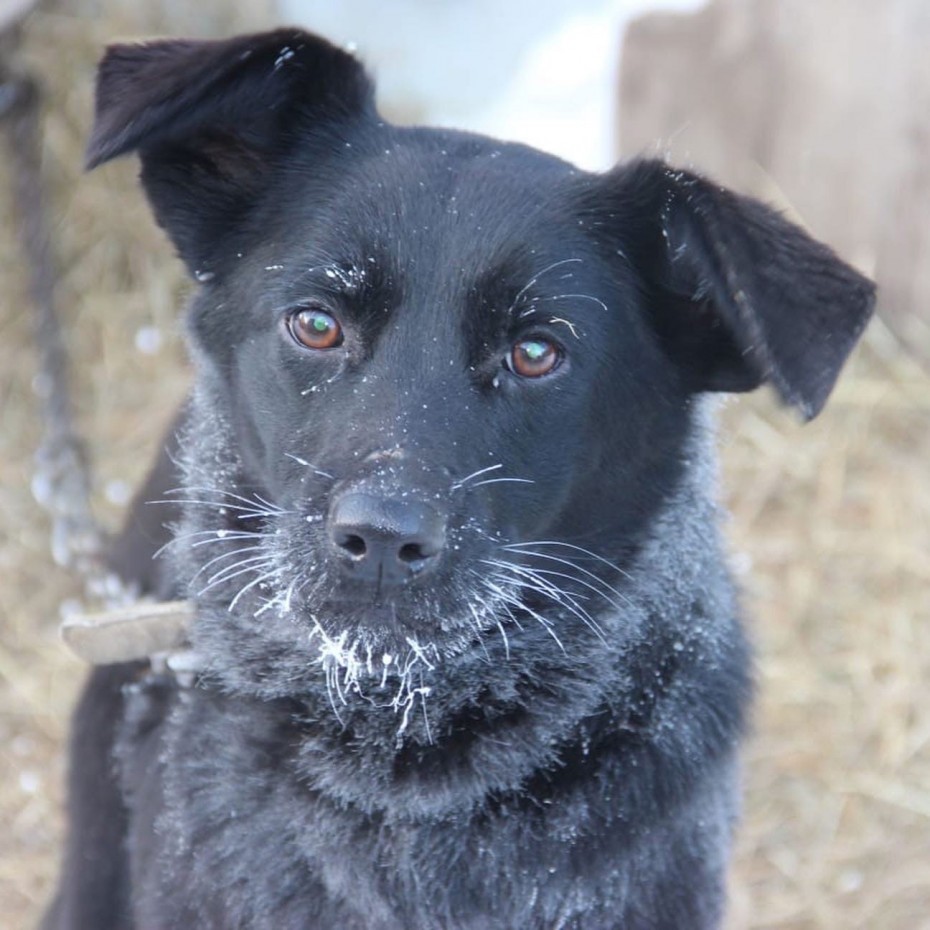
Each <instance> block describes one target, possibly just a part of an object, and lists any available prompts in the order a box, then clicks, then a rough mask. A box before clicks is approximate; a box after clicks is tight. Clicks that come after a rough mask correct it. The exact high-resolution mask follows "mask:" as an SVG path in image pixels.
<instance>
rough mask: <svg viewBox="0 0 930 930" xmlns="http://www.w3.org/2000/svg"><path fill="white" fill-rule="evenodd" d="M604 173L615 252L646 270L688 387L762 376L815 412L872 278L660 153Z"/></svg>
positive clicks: (866, 307) (751, 382)
mask: <svg viewBox="0 0 930 930" xmlns="http://www.w3.org/2000/svg"><path fill="white" fill-rule="evenodd" d="M601 184H603V185H605V186H606V189H605V188H604V187H602V188H601V197H602V198H605V199H604V200H602V202H601V206H600V208H599V209H600V210H601V211H603V210H604V204H605V203H606V204H608V205H609V206H608V208H609V214H610V217H611V219H610V222H609V223H607V224H603V225H605V226H606V227H607V228H609V229H611V230H612V233H611V235H612V236H613V237H614V238H615V239H619V240H620V241H616V242H615V243H613V244H614V246H615V248H614V252H616V251H617V250H619V251H621V252H622V253H623V254H624V255H626V256H627V257H628V258H629V259H630V261H631V262H632V263H633V265H634V267H635V269H636V270H637V271H639V273H640V274H641V275H642V276H643V278H644V285H645V289H646V293H647V296H648V301H649V308H650V314H651V318H652V323H653V325H654V327H655V329H656V331H657V333H658V334H659V337H660V339H661V341H662V344H663V346H664V347H665V349H666V351H667V352H668V353H669V354H670V355H671V356H672V357H673V358H674V359H675V361H676V362H677V363H678V364H679V365H680V366H681V368H682V370H683V371H684V372H685V375H686V377H687V378H688V379H689V381H690V383H691V386H692V388H693V389H694V390H696V391H747V390H751V389H752V388H755V387H757V386H759V385H760V384H762V383H763V382H770V383H771V384H772V385H774V387H775V388H776V390H777V391H778V393H779V395H780V396H781V397H782V399H783V400H784V401H785V402H786V403H789V404H792V405H794V406H795V407H797V408H798V409H799V410H800V411H801V413H802V414H803V415H804V417H805V418H807V419H811V418H812V417H814V416H816V415H817V413H819V412H820V410H821V408H822V407H823V405H824V403H825V402H826V399H827V396H828V395H829V393H830V391H831V390H832V388H833V384H834V382H835V381H836V378H837V376H838V375H839V371H840V369H841V367H842V365H843V362H844V361H845V360H846V357H847V355H848V354H849V352H850V350H851V349H852V347H853V345H854V344H855V343H856V340H857V339H858V338H859V336H860V335H861V333H862V330H863V329H864V327H865V324H866V323H867V322H868V320H869V317H870V315H871V313H872V308H873V304H874V299H875V288H874V285H873V284H872V282H871V281H869V280H868V279H867V278H865V277H863V276H862V275H860V274H859V273H858V272H857V271H855V270H854V269H852V268H851V267H849V265H847V264H845V263H844V262H842V261H841V260H840V259H839V258H837V256H836V255H835V254H834V253H833V252H832V251H831V250H830V249H829V248H828V247H827V246H825V245H823V244H821V243H819V242H816V241H815V240H814V239H812V238H811V237H810V236H808V235H807V233H805V232H804V231H803V230H801V229H800V228H798V227H797V226H795V225H793V224H792V223H789V222H788V221H787V220H785V219H784V218H783V217H782V216H780V215H779V214H778V213H776V212H775V211H774V210H772V209H770V208H769V207H766V206H765V205H764V204H762V203H759V202H758V201H756V200H752V199H751V198H748V197H742V196H740V195H738V194H735V193H733V192H732V191H729V190H726V189H725V188H722V187H719V186H717V185H714V184H712V183H710V182H709V181H707V180H705V179H703V178H701V177H698V176H697V175H694V174H690V173H688V172H686V171H678V170H674V169H671V168H669V167H668V166H667V165H666V164H664V163H663V162H660V161H640V162H635V163H633V164H631V165H628V166H625V167H620V168H617V169H615V170H614V171H613V172H610V173H608V174H607V175H604V176H603V177H602V179H601Z"/></svg>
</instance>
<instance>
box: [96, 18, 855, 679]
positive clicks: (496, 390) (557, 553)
mask: <svg viewBox="0 0 930 930" xmlns="http://www.w3.org/2000/svg"><path fill="white" fill-rule="evenodd" d="M180 74H183V75H184V78H183V80H181V79H180V78H179V76H178V75H180ZM131 148H137V149H139V150H140V152H141V154H142V159H143V180H144V182H145V184H146V187H147V190H148V193H149V196H150V198H151V200H152V203H153V206H154V208H155V211H156V214H157V216H158V218H159V220H160V221H161V222H162V224H163V225H164V226H165V227H166V229H167V230H168V232H169V234H170V235H171V236H172V238H173V239H174V241H175V243H176V244H177V246H178V249H179V252H180V254H181V256H182V258H183V259H184V260H185V262H186V263H187V264H188V266H189V267H190V269H191V271H192V272H193V273H194V274H195V276H196V277H197V278H198V279H199V280H201V281H202V283H203V285H204V286H203V289H202V292H201V294H200V295H199V296H198V298H197V299H196V301H195V302H194V305H193V307H192V311H191V320H190V331H191V333H192V337H193V342H194V345H195V351H196V354H197V356H198V358H199V363H200V395H201V397H202V398H208V399H209V404H206V403H205V404H202V405H201V406H202V407H209V408H210V409H211V410H212V411H213V417H212V420H211V421H210V422H206V421H202V422H198V424H197V429H200V430H204V431H205V432H206V433H209V434H210V435H211V437H212V438H211V439H210V442H206V443H205V440H203V437H199V436H196V435H193V436H191V437H190V439H189V442H190V443H191V444H192V445H193V446H194V447H195V449H196V452H195V454H194V455H193V457H192V458H193V459H194V460H195V461H194V463H193V464H192V465H191V466H190V477H191V482H190V483H191V485H192V487H191V488H189V489H188V491H187V493H188V495H189V496H190V498H191V499H194V498H196V499H198V500H200V501H201V502H202V504H201V505H200V507H201V509H200V511H198V510H197V506H198V505H196V504H192V505H191V507H192V508H193V513H194V514H198V513H199V516H198V517H196V519H193V520H192V522H191V525H190V527H188V529H189V530H190V531H191V532H195V533H200V534H202V535H201V536H200V537H199V538H198V537H191V539H196V541H197V542H196V544H197V545H201V544H202V546H203V548H202V549H200V550H199V551H200V552H202V553H204V557H203V558H200V559H199V562H198V564H199V567H200V570H199V572H198V579H199V585H200V588H199V590H201V591H202V592H203V597H204V598H205V599H206V600H209V599H210V598H214V599H215V600H217V601H218V602H219V603H221V604H222V605H223V607H224V608H228V607H232V608H233V610H232V611H231V613H232V614H236V612H237V611H239V614H241V615H242V616H244V617H246V618H247V619H246V620H245V621H241V622H240V623H239V629H246V630H247V633H248V636H249V637H250V639H251V640H252V642H253V648H252V650H251V653H250V656H251V657H252V658H255V657H256V656H258V655H259V654H261V653H262V650H263V649H264V651H265V653H266V654H267V653H273V652H275V650H277V651H278V652H281V651H284V652H287V653H288V654H289V655H291V656H293V655H294V654H295V653H296V654H298V655H300V650H303V649H305V648H307V643H308V640H309V641H312V640H313V639H314V637H316V641H317V642H316V647H314V648H317V647H318V648H319V649H320V650H321V652H320V655H322V656H324V658H326V659H327V660H328V661H330V662H335V663H336V664H337V665H339V666H340V667H341V668H342V669H343V670H349V671H351V672H352V675H354V676H355V678H353V684H354V683H356V682H357V679H358V677H359V676H362V677H364V676H365V675H367V676H368V677H369V678H371V679H372V680H375V681H377V679H378V678H379V676H382V677H383V676H384V674H385V673H386V670H388V669H390V667H391V665H392V663H393V664H394V667H395V668H396V667H397V666H398V665H403V664H404V663H406V665H407V667H410V666H411V665H416V666H417V667H418V668H419V670H420V671H423V670H424V669H432V668H433V667H434V665H436V664H441V663H442V662H444V661H448V660H449V659H450V657H452V656H461V655H472V654H473V653H476V652H477V651H479V650H483V651H484V654H485V655H486V656H487V655H488V650H489V649H490V650H492V651H495V652H496V653H497V654H498V655H499V656H501V655H503V654H505V653H507V654H509V652H510V648H511V644H512V642H514V641H517V640H519V639H520V638H521V637H527V636H528V637H539V636H542V637H543V638H549V640H550V642H551V648H552V649H553V650H560V649H561V650H564V649H565V648H566V643H571V642H573V641H575V640H577V639H579V638H587V639H590V640H595V639H598V638H602V637H603V636H604V631H603V629H602V625H601V622H600V618H601V617H602V616H603V615H604V614H605V613H613V614H616V613H617V612H618V611H622V607H623V600H624V593H623V590H622V588H623V567H624V565H625V563H626V560H627V558H628V557H629V556H630V554H631V553H633V552H635V551H636V549H637V547H638V546H639V545H640V544H641V542H642V540H643V539H644V538H647V537H648V535H649V532H650V526H651V522H652V520H653V518H654V516H655V514H656V513H657V512H658V511H659V510H660V508H661V507H662V506H663V503H664V502H665V501H666V500H667V499H668V497H669V495H670V494H671V493H672V491H673V489H674V488H675V487H676V485H677V483H678V480H679V477H680V475H681V472H682V470H683V469H685V468H687V466H688V462H687V454H688V445H687V443H688V438H689V431H690V429H691V425H692V420H693V415H692V406H693V400H694V397H695V395H697V394H699V393H701V392H704V391H714V390H747V389H750V388H753V387H755V386H757V385H758V384H760V383H762V382H763V381H771V382H772V383H773V384H774V385H775V386H776V388H777V389H778V390H779V392H780V393H781V395H782V396H783V397H784V398H785V399H786V400H787V401H789V402H791V403H793V404H795V405H796V406H798V407H799V408H800V409H801V410H802V411H803V412H804V413H805V414H807V415H808V416H811V415H813V414H814V413H816V412H817V410H818V409H819V408H820V406H821V405H822V403H823V402H824V400H825V398H826V395H827V393H828V392H829V390H830V388H831V386H832V383H833V381H834V379H835V377H836V374H837V372H838V369H839V367H840V365H841V364H842V361H843V359H844V358H845V356H846V354H847V352H848V350H849V348H850V347H851V345H852V344H853V342H854V341H855V338H856V337H857V336H858V333H859V331H860V329H861V327H862V325H864V322H865V320H866V319H867V316H868V312H869V308H870V305H871V288H870V287H869V285H868V284H867V283H866V282H865V281H864V280H863V279H861V278H859V276H858V275H856V274H855V273H854V272H852V271H851V270H849V269H847V268H846V267H845V266H842V265H841V264H840V263H839V262H837V261H836V259H835V258H834V257H833V256H832V254H831V253H829V251H828V250H826V249H825V248H823V247H821V246H818V245H816V244H815V243H813V242H812V241H811V240H810V239H808V238H807V237H806V236H805V235H804V234H803V233H801V232H800V231H799V230H797V229H795V228H794V227H791V226H790V225H789V224H787V223H785V222H784V221H783V220H782V219H781V218H779V217H778V216H776V215H775V214H774V213H772V212H771V211H769V210H767V209H766V208H764V207H762V206H761V205H759V204H756V203H755V202H752V201H749V200H745V199H743V198H739V197H737V196H735V195H733V194H730V193H729V192H726V191H723V190H721V189H719V188H716V187H714V186H713V185H710V184H708V183H707V182H705V181H703V180H701V179H699V178H697V177H696V176H693V175H688V174H683V173H678V172H673V171H671V170H670V169H668V168H667V167H666V166H665V165H663V164H661V163H658V162H642V163H637V164H633V165H631V166H627V167H625V168H618V169H617V170H616V171H614V172H611V173H609V174H606V175H591V174H586V173H583V172H579V171H577V170H576V169H574V168H572V167H571V166H570V165H567V164H565V163H563V162H561V161H559V160H558V159H555V158H553V157H550V156H547V155H544V154H542V153H539V152H536V151H533V150H530V149H527V148H525V147H523V146H517V145H509V144H502V143H498V142H495V141H493V140H489V139H484V138H481V137H475V136H469V135H463V134H458V133H453V132H445V131H440V130H424V129H404V128H397V127H393V126H390V125H386V124H384V123H383V122H382V121H380V119H379V118H378V117H377V114H376V113H375V112H374V110H373V107H372V106H371V103H370V87H369V85H368V82H367V79H366V77H365V75H364V73H363V72H362V70H361V68H360V66H359V65H358V64H357V62H355V60H354V59H352V58H351V57H350V56H348V55H346V54H344V53H342V52H340V51H337V50H336V49H333V48H332V47H331V46H329V45H327V44H326V43H324V42H322V41H321V40H319V39H316V38H315V37H311V36H308V35H305V34H302V33H295V32H293V31H289V32H281V33H276V34H271V35H266V36H260V37H247V38H245V39H238V40H232V41H230V42H226V43H211V44H197V43H162V44H158V45H153V46H140V47H136V48H117V49H114V50H111V53H110V56H109V58H108V59H107V61H106V62H105V63H104V66H103V69H102V72H101V84H100V87H99V91H98V128H97V131H96V135H95V139H94V141H93V143H92V149H91V160H92V162H94V163H96V162H99V161H103V160H106V159H107V158H110V157H113V156H115V155H117V154H120V153H122V152H124V151H126V150H129V149H131ZM198 443H205V444H202V445H200V446H198V445H197V444H198ZM234 495H236V496H234ZM220 511H222V512H220ZM211 521H213V522H212V523H211ZM217 532H218V533H219V535H217ZM211 534H212V535H211ZM192 545H193V544H192ZM207 555H209V556H210V557H212V559H213V561H210V559H208V558H206V556H207ZM197 590H198V587H197V584H195V585H194V592H195V593H196V592H197ZM232 622H233V621H232V620H231V621H230V623H232ZM263 638H264V639H263ZM263 642H264V644H265V645H264V647H263V646H262V643H263ZM254 643H258V645H254ZM265 647H267V648H265ZM266 657H267V656H266ZM404 657H406V658H404ZM300 661H303V662H304V663H305V662H306V660H305V659H301V660H300ZM297 664H298V665H299V663H297ZM263 667H264V666H263ZM288 667H289V668H290V669H291V672H289V674H290V676H291V681H292V683H294V682H296V683H295V684H294V687H295V688H299V687H301V686H302V684H301V681H300V679H301V676H299V675H297V673H295V672H294V671H293V669H294V667H295V665H294V663H293V662H292V663H291V665H289V666H288ZM269 674H270V673H269ZM344 681H345V679H343V682H344Z"/></svg>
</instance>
